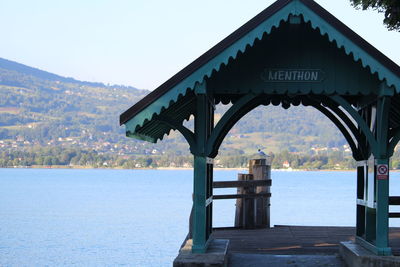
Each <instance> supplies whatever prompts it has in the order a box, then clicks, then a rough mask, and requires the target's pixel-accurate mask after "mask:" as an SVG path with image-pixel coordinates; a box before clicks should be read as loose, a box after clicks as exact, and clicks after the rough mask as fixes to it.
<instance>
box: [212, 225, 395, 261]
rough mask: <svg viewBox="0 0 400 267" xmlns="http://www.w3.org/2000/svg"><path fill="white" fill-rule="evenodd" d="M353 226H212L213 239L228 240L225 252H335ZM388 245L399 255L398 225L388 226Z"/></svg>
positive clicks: (350, 238)
mask: <svg viewBox="0 0 400 267" xmlns="http://www.w3.org/2000/svg"><path fill="white" fill-rule="evenodd" d="M354 234H355V228H354V227H332V226H279V225H278V226H275V227H273V228H270V229H254V230H243V229H235V228H216V229H214V232H213V234H212V238H214V239H229V247H228V253H252V254H274V255H335V254H338V253H339V243H340V242H341V241H354ZM389 239H390V246H391V247H392V250H393V254H394V255H396V256H398V255H400V228H397V227H396V228H390V234H389Z"/></svg>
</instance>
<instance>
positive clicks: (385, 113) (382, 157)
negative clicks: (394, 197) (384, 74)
mask: <svg viewBox="0 0 400 267" xmlns="http://www.w3.org/2000/svg"><path fill="white" fill-rule="evenodd" d="M389 109H390V96H383V97H381V98H379V99H378V103H377V116H376V117H377V131H376V135H377V136H376V137H377V141H378V146H379V155H378V158H377V160H376V168H375V180H376V184H375V186H376V244H375V245H376V247H377V249H378V254H379V255H390V254H391V249H390V248H389V158H388V155H387V153H388V144H389V142H388V141H389V140H388V131H389Z"/></svg>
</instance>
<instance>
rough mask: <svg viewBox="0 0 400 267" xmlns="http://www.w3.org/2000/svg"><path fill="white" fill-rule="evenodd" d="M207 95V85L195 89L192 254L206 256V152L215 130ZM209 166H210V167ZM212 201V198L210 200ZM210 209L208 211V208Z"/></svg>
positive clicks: (209, 177) (209, 175)
mask: <svg viewBox="0 0 400 267" xmlns="http://www.w3.org/2000/svg"><path fill="white" fill-rule="evenodd" d="M209 101H210V100H209V99H208V97H207V94H206V88H205V83H204V84H200V85H199V86H198V87H197V88H196V115H195V125H194V135H195V140H196V148H195V149H191V150H192V153H193V152H194V153H193V154H194V168H193V169H194V174H193V176H194V182H193V186H194V188H193V222H192V225H193V246H192V252H193V253H205V252H206V250H207V246H208V241H209V240H208V238H209V235H210V233H211V231H212V223H211V214H210V212H211V211H212V209H211V206H210V203H207V200H208V199H209V197H210V196H209V195H210V194H211V195H212V188H211V189H210V186H211V185H212V173H210V172H212V167H210V166H208V165H210V164H208V158H207V156H208V155H207V152H206V145H207V139H208V138H209V136H210V132H211V130H212V128H213V126H214V125H213V124H214V121H213V116H214V115H213V107H212V106H211V105H210V102H209ZM207 164H208V165H207ZM211 199H212V198H211ZM207 207H208V208H207Z"/></svg>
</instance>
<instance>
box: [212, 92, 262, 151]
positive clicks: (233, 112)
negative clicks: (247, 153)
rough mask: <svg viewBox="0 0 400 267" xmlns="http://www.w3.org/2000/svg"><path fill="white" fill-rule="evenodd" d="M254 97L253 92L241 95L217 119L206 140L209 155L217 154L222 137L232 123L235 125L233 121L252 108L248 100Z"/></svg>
mask: <svg viewBox="0 0 400 267" xmlns="http://www.w3.org/2000/svg"><path fill="white" fill-rule="evenodd" d="M256 97H257V96H256V95H254V94H247V95H245V96H243V97H241V98H240V99H239V100H238V101H237V102H236V103H235V104H234V105H233V106H232V107H230V108H229V110H228V111H226V112H225V114H224V115H223V116H222V118H221V119H220V120H219V121H218V123H217V125H216V126H215V128H214V130H213V131H212V133H211V135H210V138H209V139H208V142H207V151H208V154H209V155H210V156H211V157H215V156H216V155H217V154H218V149H219V147H220V145H221V143H222V141H223V139H224V137H225V136H226V134H227V133H228V132H229V130H230V129H231V128H232V127H233V125H235V123H236V122H237V121H238V120H239V119H240V118H242V117H243V116H244V115H245V114H246V113H247V112H248V111H250V110H252V109H253V108H254V106H253V105H250V102H251V101H253V100H254V99H256ZM245 107H247V108H248V110H247V112H245V114H243V113H244V112H243V109H244V108H245Z"/></svg>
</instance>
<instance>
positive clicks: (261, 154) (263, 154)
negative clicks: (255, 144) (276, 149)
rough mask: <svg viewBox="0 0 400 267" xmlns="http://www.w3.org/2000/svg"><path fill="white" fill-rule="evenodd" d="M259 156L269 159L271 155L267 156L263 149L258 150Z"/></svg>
mask: <svg viewBox="0 0 400 267" xmlns="http://www.w3.org/2000/svg"><path fill="white" fill-rule="evenodd" d="M258 154H259V155H260V156H263V157H269V155H267V154H265V153H264V151H262V150H261V149H258Z"/></svg>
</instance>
